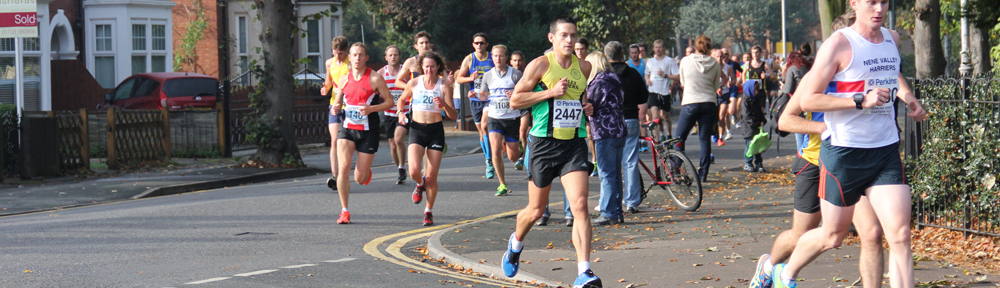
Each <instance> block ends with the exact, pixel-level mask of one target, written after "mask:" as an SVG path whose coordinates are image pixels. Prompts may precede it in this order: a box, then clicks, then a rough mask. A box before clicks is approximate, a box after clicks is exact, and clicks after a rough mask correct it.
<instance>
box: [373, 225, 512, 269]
mask: <svg viewBox="0 0 1000 288" xmlns="http://www.w3.org/2000/svg"><path fill="white" fill-rule="evenodd" d="M518 211H520V210H515V211H509V212H504V213H500V214H494V215H490V216H486V217H481V218H476V219H472V220H464V221H459V222H455V223H451V224H445V225H441V226H436V227H428V228H421V229H416V230H410V231H406V232H400V233H396V234H392V235H386V236H382V237H379V238H375V240H372V241H371V242H368V243H367V244H365V247H364V250H365V253H368V255H372V257H375V258H378V259H382V260H387V261H388V262H391V263H395V264H397V265H400V266H403V267H406V268H410V269H413V270H416V271H420V272H424V273H431V274H436V275H441V276H445V277H451V278H455V279H461V280H465V281H471V282H474V283H475V284H486V285H493V286H498V287H509V286H520V285H518V284H517V283H514V282H508V281H504V280H499V279H492V278H489V277H488V276H487V277H478V276H472V275H468V274H464V273H461V272H458V271H454V270H449V269H444V268H441V267H438V266H434V265H431V264H427V263H424V262H421V261H418V260H415V259H413V258H410V257H407V256H406V255H404V254H403V252H402V248H403V247H404V246H406V244H407V243H409V242H411V241H413V240H416V239H420V238H425V237H430V236H431V235H432V234H434V233H436V232H438V231H439V230H442V229H445V228H449V227H453V226H457V225H462V224H466V223H472V222H478V221H483V220H487V219H492V218H497V217H504V216H509V215H514V214H517V212H518ZM408 235H409V236H408ZM400 237H402V238H400ZM395 238H399V239H398V240H396V241H395V242H393V243H392V244H389V246H388V247H386V249H385V251H386V253H389V255H391V256H392V257H388V256H386V255H385V254H383V253H382V251H380V250H379V248H378V247H379V246H380V245H382V244H383V243H386V242H388V241H389V240H391V239H395ZM392 260H395V261H392Z"/></svg>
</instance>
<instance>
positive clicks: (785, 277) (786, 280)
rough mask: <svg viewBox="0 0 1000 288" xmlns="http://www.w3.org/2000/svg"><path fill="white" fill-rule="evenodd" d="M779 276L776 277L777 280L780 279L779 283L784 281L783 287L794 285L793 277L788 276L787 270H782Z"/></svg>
mask: <svg viewBox="0 0 1000 288" xmlns="http://www.w3.org/2000/svg"><path fill="white" fill-rule="evenodd" d="M779 276H780V277H779V278H780V279H778V281H781V283H785V287H791V286H793V285H795V277H792V276H788V270H782V271H781V275H779Z"/></svg>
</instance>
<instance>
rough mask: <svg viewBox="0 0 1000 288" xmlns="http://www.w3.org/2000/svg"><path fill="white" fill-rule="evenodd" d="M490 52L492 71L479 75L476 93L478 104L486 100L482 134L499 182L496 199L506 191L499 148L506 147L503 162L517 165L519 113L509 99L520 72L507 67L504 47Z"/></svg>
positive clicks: (519, 78) (501, 153)
mask: <svg viewBox="0 0 1000 288" xmlns="http://www.w3.org/2000/svg"><path fill="white" fill-rule="evenodd" d="M492 52H493V53H492V55H491V56H492V57H493V64H494V65H495V67H494V68H493V69H490V71H486V73H485V74H484V75H483V80H482V85H480V86H479V89H478V90H477V92H479V97H478V98H479V99H480V100H482V99H488V100H489V109H488V111H487V112H486V113H485V114H487V115H488V116H489V120H488V122H487V123H486V130H487V131H489V137H490V138H489V141H490V143H491V144H492V146H491V148H492V149H493V151H492V155H493V156H492V159H493V163H495V164H496V165H495V166H494V167H496V175H497V179H498V180H500V186H499V187H497V193H496V196H502V195H504V194H507V192H509V191H510V190H509V189H508V188H507V178H506V175H505V174H504V165H503V153H504V149H503V148H504V147H507V158H508V159H510V161H511V162H518V161H519V160H518V158H521V147H520V145H519V144H520V142H521V140H520V138H518V137H520V135H519V134H520V133H519V132H520V131H519V129H520V128H521V111H520V110H517V109H511V108H510V95H511V93H512V92H513V91H514V85H515V84H517V81H518V80H521V71H518V70H517V69H514V68H513V67H510V65H507V46H504V45H496V46H493V50H492ZM522 169H523V167H522Z"/></svg>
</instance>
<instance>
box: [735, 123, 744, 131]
mask: <svg viewBox="0 0 1000 288" xmlns="http://www.w3.org/2000/svg"><path fill="white" fill-rule="evenodd" d="M735 123H736V128H737V129H739V128H743V125H740V122H735Z"/></svg>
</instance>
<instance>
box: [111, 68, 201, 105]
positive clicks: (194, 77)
mask: <svg viewBox="0 0 1000 288" xmlns="http://www.w3.org/2000/svg"><path fill="white" fill-rule="evenodd" d="M218 89H219V80H218V79H215V77H212V76H208V75H204V74H198V73H190V72H157V73H139V74H135V75H132V76H129V77H128V78H125V81H122V83H120V84H118V87H115V91H114V92H112V93H109V94H105V95H104V100H105V101H104V103H102V104H99V105H97V110H104V109H107V108H108V107H112V106H113V107H121V108H123V109H145V110H152V109H163V107H170V109H171V110H173V109H188V108H208V109H211V108H215V96H216V95H217V94H218Z"/></svg>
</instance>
